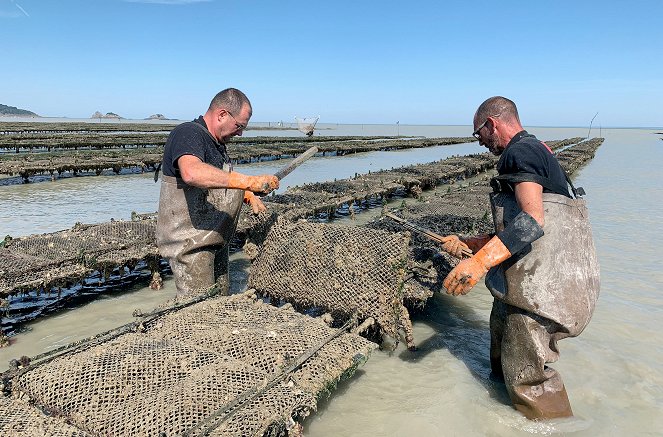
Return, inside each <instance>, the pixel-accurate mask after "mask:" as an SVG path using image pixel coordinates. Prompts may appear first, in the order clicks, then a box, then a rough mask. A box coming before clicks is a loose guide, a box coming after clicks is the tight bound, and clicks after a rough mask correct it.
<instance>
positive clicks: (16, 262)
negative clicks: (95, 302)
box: [0, 220, 158, 295]
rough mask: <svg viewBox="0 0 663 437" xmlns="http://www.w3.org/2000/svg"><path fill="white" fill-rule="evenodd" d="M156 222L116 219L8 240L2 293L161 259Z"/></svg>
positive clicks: (0, 265) (2, 251) (0, 273)
mask: <svg viewBox="0 0 663 437" xmlns="http://www.w3.org/2000/svg"><path fill="white" fill-rule="evenodd" d="M155 229H156V223H155V222H154V221H150V220H143V221H111V222H107V223H102V224H98V225H76V226H74V227H73V228H72V229H70V230H66V231H60V232H55V233H51V234H43V235H32V236H28V237H22V238H15V239H11V240H8V241H6V243H5V246H4V247H2V248H0V295H2V294H10V293H13V292H17V291H23V290H25V291H28V290H34V289H39V288H43V287H49V286H53V285H58V284H59V283H61V284H66V283H68V282H70V281H73V280H76V279H77V278H80V277H83V276H85V275H86V274H88V273H89V272H91V271H92V270H98V271H101V272H108V271H109V270H112V269H113V268H115V267H117V266H124V265H129V266H131V265H135V263H137V262H138V261H141V260H146V259H156V257H157V256H158V251H157V248H156V241H155Z"/></svg>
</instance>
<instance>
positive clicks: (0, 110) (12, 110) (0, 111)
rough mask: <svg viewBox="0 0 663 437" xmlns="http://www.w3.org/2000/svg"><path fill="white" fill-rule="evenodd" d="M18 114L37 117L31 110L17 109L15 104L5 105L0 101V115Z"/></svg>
mask: <svg viewBox="0 0 663 437" xmlns="http://www.w3.org/2000/svg"><path fill="white" fill-rule="evenodd" d="M4 115H6V116H9V115H18V116H20V117H39V115H37V114H35V113H34V112H32V111H28V110H26V109H19V108H17V107H16V106H7V105H3V104H1V103H0V116H4Z"/></svg>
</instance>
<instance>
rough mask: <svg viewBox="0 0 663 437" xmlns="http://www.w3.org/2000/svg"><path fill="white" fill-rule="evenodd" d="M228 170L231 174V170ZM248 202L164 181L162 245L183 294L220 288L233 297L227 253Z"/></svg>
mask: <svg viewBox="0 0 663 437" xmlns="http://www.w3.org/2000/svg"><path fill="white" fill-rule="evenodd" d="M223 170H225V171H230V165H229V164H224V166H223ZM243 199H244V191H243V190H233V189H227V188H219V189H209V190H206V189H201V188H196V187H192V186H189V185H187V184H185V183H184V182H183V181H182V179H180V178H175V177H172V176H162V181H161V194H160V198H159V214H158V218H157V245H158V247H159V253H160V254H161V256H163V257H164V258H167V259H168V262H169V263H170V267H171V268H172V270H173V275H174V276H175V285H176V286H177V292H178V294H180V295H181V294H198V293H201V292H204V291H206V290H207V289H209V287H211V286H212V285H214V284H215V283H218V284H219V286H220V288H221V292H222V293H223V294H227V293H228V287H229V279H228V251H229V245H230V239H231V238H232V236H233V234H234V233H235V228H236V227H237V220H238V218H239V211H240V209H241V207H242V201H243Z"/></svg>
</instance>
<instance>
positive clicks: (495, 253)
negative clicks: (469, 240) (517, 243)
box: [444, 237, 511, 296]
mask: <svg viewBox="0 0 663 437" xmlns="http://www.w3.org/2000/svg"><path fill="white" fill-rule="evenodd" d="M510 256H511V252H509V249H507V247H506V246H505V245H504V243H502V240H500V239H499V237H493V238H492V239H491V240H490V241H489V242H488V243H486V245H485V246H484V247H483V248H482V249H481V250H480V251H479V252H477V254H476V255H474V256H473V257H472V258H469V259H466V260H463V261H461V262H459V263H458V265H457V266H456V267H455V268H454V269H453V270H452V271H451V272H450V273H449V274H448V275H447V277H446V278H445V279H444V288H446V289H447V294H453V295H454V296H458V295H459V294H467V293H468V292H469V291H470V290H471V289H472V287H474V286H475V285H476V284H477V282H479V279H481V278H482V277H483V275H485V274H486V273H487V272H488V269H489V268H491V267H493V266H496V265H498V264H499V263H501V262H502V261H504V260H506V259H508V258H509V257H510Z"/></svg>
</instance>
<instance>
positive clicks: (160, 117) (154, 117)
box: [145, 114, 170, 120]
mask: <svg viewBox="0 0 663 437" xmlns="http://www.w3.org/2000/svg"><path fill="white" fill-rule="evenodd" d="M145 120H170V118H168V117H166V116H165V115H163V114H154V115H150V116H149V117H147V118H146V119H145Z"/></svg>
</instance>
